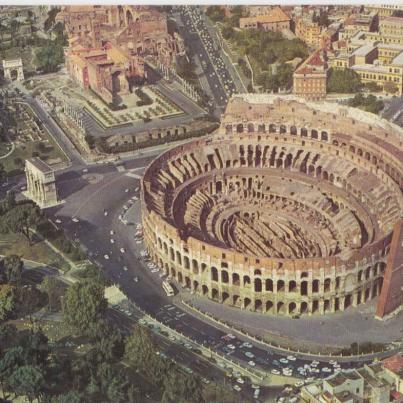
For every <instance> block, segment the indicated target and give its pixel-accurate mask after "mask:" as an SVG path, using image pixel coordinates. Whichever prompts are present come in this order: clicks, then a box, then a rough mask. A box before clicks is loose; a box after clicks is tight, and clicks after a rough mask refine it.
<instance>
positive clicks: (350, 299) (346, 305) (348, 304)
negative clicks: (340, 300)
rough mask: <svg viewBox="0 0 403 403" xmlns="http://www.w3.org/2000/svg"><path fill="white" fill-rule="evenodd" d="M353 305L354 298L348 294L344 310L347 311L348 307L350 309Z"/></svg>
mask: <svg viewBox="0 0 403 403" xmlns="http://www.w3.org/2000/svg"><path fill="white" fill-rule="evenodd" d="M351 303H352V297H351V294H348V295H346V297H345V298H344V309H347V308H348V307H350V306H351Z"/></svg>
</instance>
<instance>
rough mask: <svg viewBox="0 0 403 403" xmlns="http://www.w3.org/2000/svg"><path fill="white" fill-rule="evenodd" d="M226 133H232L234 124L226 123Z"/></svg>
mask: <svg viewBox="0 0 403 403" xmlns="http://www.w3.org/2000/svg"><path fill="white" fill-rule="evenodd" d="M225 133H226V134H232V125H226V126H225Z"/></svg>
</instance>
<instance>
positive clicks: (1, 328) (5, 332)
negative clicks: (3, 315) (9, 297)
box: [0, 323, 17, 352]
mask: <svg viewBox="0 0 403 403" xmlns="http://www.w3.org/2000/svg"><path fill="white" fill-rule="evenodd" d="M16 336H17V328H16V327H15V325H13V324H11V323H6V324H3V325H0V346H1V348H3V349H7V348H9V347H11V346H12V345H13V343H14V342H15V337H16ZM0 352H1V351H0Z"/></svg>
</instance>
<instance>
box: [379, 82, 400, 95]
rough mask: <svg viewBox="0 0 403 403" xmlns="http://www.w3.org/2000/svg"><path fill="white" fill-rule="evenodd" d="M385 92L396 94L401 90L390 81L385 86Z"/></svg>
mask: <svg viewBox="0 0 403 403" xmlns="http://www.w3.org/2000/svg"><path fill="white" fill-rule="evenodd" d="M383 90H384V91H386V92H388V93H389V94H396V92H397V91H398V90H399V89H398V88H397V85H396V84H394V83H392V82H390V81H388V82H387V83H385V84H384V86H383Z"/></svg>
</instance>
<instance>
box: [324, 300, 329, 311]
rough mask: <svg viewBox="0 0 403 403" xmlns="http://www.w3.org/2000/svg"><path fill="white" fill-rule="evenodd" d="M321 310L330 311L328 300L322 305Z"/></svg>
mask: <svg viewBox="0 0 403 403" xmlns="http://www.w3.org/2000/svg"><path fill="white" fill-rule="evenodd" d="M323 309H324V311H325V312H329V311H330V301H329V300H328V299H325V302H324V304H323Z"/></svg>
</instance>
